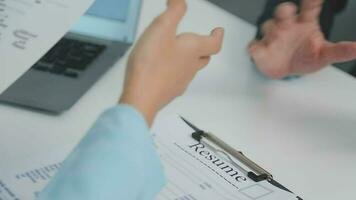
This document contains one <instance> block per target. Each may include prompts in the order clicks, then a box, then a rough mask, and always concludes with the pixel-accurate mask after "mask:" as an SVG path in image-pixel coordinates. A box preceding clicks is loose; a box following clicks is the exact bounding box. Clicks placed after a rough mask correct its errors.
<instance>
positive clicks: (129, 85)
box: [120, 0, 224, 124]
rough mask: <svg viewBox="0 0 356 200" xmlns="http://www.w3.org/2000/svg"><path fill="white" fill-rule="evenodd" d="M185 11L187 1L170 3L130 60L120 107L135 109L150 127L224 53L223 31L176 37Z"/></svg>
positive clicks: (139, 42)
mask: <svg viewBox="0 0 356 200" xmlns="http://www.w3.org/2000/svg"><path fill="white" fill-rule="evenodd" d="M186 9H187V6H186V2H185V0H169V1H168V8H167V10H166V11H165V12H164V13H163V14H161V15H160V16H158V17H157V18H156V19H155V20H154V21H153V23H152V24H151V25H150V26H149V27H148V28H147V29H146V31H145V32H144V34H143V35H142V37H141V38H140V40H139V41H138V43H137V44H136V46H135V48H134V50H133V52H132V54H131V56H130V59H129V63H128V66H127V67H128V68H127V74H126V81H125V86H124V92H123V95H122V97H121V100H120V103H125V104H130V105H132V106H134V107H136V108H137V109H138V110H139V111H141V112H142V113H143V114H144V116H145V117H146V119H147V121H148V123H149V124H151V123H152V121H153V119H154V116H155V115H156V113H157V112H158V111H159V110H160V109H162V108H163V107H164V106H166V105H167V104H168V103H170V102H171V101H172V100H173V99H175V98H176V97H177V96H180V95H182V94H183V92H184V91H185V89H186V87H187V86H188V84H189V83H190V82H191V80H192V79H193V77H194V76H195V74H196V73H197V72H198V71H199V70H200V69H202V68H203V67H204V66H205V65H207V64H208V63H209V61H210V56H211V55H213V54H217V53H218V52H219V51H220V49H221V45H222V41H223V35H224V30H223V29H221V28H218V29H215V30H213V31H212V33H211V35H210V36H200V35H197V34H194V33H184V34H180V35H178V36H177V35H176V30H177V26H178V24H179V22H180V21H181V19H182V18H183V16H184V14H185V12H186Z"/></svg>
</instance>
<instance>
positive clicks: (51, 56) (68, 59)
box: [32, 38, 106, 78]
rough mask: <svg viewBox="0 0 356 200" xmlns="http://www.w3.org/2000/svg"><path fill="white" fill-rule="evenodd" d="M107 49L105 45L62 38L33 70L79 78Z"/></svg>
mask: <svg viewBox="0 0 356 200" xmlns="http://www.w3.org/2000/svg"><path fill="white" fill-rule="evenodd" d="M105 48H106V47H105V46H104V45H98V44H94V43H88V42H83V41H78V40H73V39H68V38H62V39H61V40H60V41H59V42H58V43H57V44H56V45H55V46H54V47H53V48H52V49H51V50H50V51H48V52H47V53H46V54H45V55H44V56H43V57H42V58H41V59H40V60H39V61H38V62H37V63H36V64H35V65H34V66H33V67H32V69H35V70H39V71H43V72H48V73H52V74H57V75H62V76H66V77H70V78H77V77H79V75H80V73H82V72H83V71H85V70H86V69H87V67H88V66H89V65H90V64H91V63H92V62H93V61H94V60H95V59H96V58H97V57H98V56H99V55H100V54H101V53H102V52H103V51H104V50H105Z"/></svg>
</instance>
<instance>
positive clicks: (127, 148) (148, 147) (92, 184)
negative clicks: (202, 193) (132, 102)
mask: <svg viewBox="0 0 356 200" xmlns="http://www.w3.org/2000/svg"><path fill="white" fill-rule="evenodd" d="M164 182H165V180H164V175H163V168H162V165H161V163H160V160H159V156H158V155H157V154H156V152H155V147H154V143H153V140H152V138H151V136H150V134H149V128H148V127H147V124H146V121H145V119H144V118H143V117H142V115H141V114H140V113H139V112H137V111H136V110H135V109H134V108H132V107H130V106H127V105H119V106H116V107H114V108H112V109H109V110H107V111H106V112H104V113H103V114H102V115H101V116H100V117H99V119H98V120H97V122H96V123H95V124H94V126H93V127H92V129H91V130H90V131H89V132H88V133H87V135H86V136H85V137H84V138H83V140H82V141H81V142H80V143H79V145H78V146H77V147H76V148H75V149H74V150H73V152H72V153H71V154H70V155H69V157H68V158H67V160H66V161H65V162H64V163H63V165H62V167H61V169H60V170H59V172H58V173H57V175H56V176H55V177H54V178H53V179H52V180H51V181H50V183H49V185H48V186H47V187H46V188H45V189H44V190H43V191H42V192H41V194H40V196H39V198H38V200H109V199H120V200H152V199H154V197H155V196H156V195H157V194H158V193H159V191H160V190H161V188H162V187H163V185H164Z"/></svg>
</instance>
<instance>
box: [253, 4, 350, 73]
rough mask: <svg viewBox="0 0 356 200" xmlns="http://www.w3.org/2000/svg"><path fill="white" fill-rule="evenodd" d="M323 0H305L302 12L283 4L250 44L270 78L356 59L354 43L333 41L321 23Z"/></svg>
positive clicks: (257, 60) (309, 70)
mask: <svg viewBox="0 0 356 200" xmlns="http://www.w3.org/2000/svg"><path fill="white" fill-rule="evenodd" d="M322 4H323V1H322V0H302V3H301V10H300V13H299V14H297V7H296V5H295V4H293V3H283V4H281V5H279V6H278V8H277V9H276V11H275V17H274V18H273V19H270V20H268V21H267V22H266V23H265V24H264V25H263V27H262V32H263V34H264V37H263V39H262V40H260V41H253V42H252V43H251V44H250V45H249V48H248V50H249V53H250V55H251V57H252V58H253V60H254V61H255V64H256V65H257V67H258V69H260V70H261V71H262V72H263V73H264V74H265V75H267V76H269V77H271V78H277V79H279V78H283V77H284V76H287V75H292V74H299V75H300V74H307V73H312V72H315V71H318V70H320V69H321V68H323V67H325V66H327V65H329V64H333V63H337V62H344V61H349V60H353V59H355V58H356V43H355V42H340V43H332V42H329V41H327V40H326V39H325V37H324V35H323V33H322V31H321V28H320V24H319V15H320V12H321V10H322Z"/></svg>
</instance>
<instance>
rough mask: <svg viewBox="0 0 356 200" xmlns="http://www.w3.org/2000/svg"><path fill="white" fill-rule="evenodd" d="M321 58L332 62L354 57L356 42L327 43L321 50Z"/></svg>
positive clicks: (326, 61)
mask: <svg viewBox="0 0 356 200" xmlns="http://www.w3.org/2000/svg"><path fill="white" fill-rule="evenodd" d="M320 56H321V60H322V62H324V63H327V64H332V63H338V62H346V61H350V60H354V59H356V42H340V43H327V44H326V45H325V46H324V47H323V48H322V50H321V53H320Z"/></svg>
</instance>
